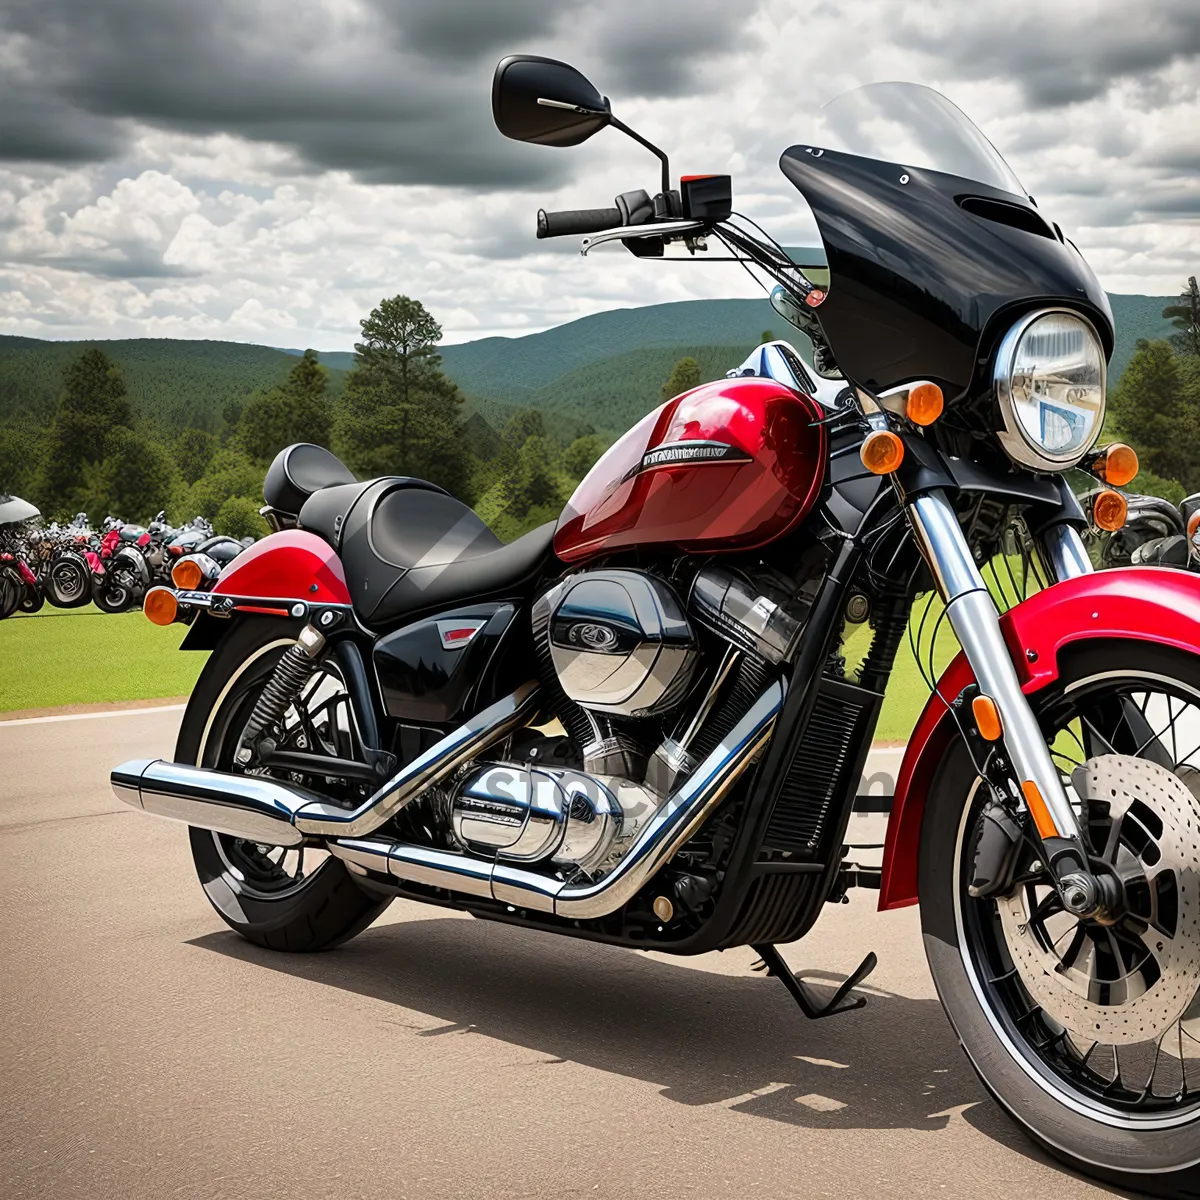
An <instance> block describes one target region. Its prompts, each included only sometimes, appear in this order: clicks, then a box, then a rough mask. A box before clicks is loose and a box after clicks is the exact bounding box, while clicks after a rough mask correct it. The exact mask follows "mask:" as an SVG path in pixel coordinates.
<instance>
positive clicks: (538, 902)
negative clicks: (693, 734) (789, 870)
mask: <svg viewBox="0 0 1200 1200" xmlns="http://www.w3.org/2000/svg"><path fill="white" fill-rule="evenodd" d="M785 693H786V689H785V687H784V684H783V683H782V682H777V683H773V684H771V686H770V687H768V688H767V690H766V691H765V692H763V694H762V695H761V696H760V697H759V698H758V700H757V701H756V702H755V703H754V705H753V707H751V709H750V710H749V711H748V712H747V713H746V715H745V716H744V717H742V719H741V720H740V721H739V722H738V723H737V725H735V726H734V728H733V729H732V731H731V732H730V733H729V735H728V736H727V737H726V738H725V740H724V741H723V742H722V743H721V744H720V745H719V746H718V747H717V748H716V749H715V750H714V751H713V752H712V753H711V754H710V755H709V756H708V757H707V758H706V759H705V760H704V762H702V763H701V764H700V766H699V767H697V768H696V770H695V771H694V772H693V773H692V775H690V776H689V777H688V779H687V780H686V781H685V782H684V783H683V784H682V785H681V786H680V787H679V788H677V789H676V791H674V792H673V793H672V794H671V796H670V797H669V799H668V800H667V801H666V803H665V804H663V806H662V807H661V808H660V809H659V810H658V812H657V813H656V814H655V815H654V817H653V818H652V819H651V820H650V821H649V822H648V823H647V825H646V826H645V828H644V829H643V830H642V832H641V834H640V835H639V836H638V839H637V841H635V842H634V844H633V846H632V847H630V849H629V851H628V853H627V854H626V855H625V856H624V858H622V859H621V861H620V862H619V863H618V864H617V865H616V867H614V868H613V870H612V871H610V872H609V873H608V874H607V875H606V876H605V877H604V878H603V879H601V880H600V881H599V882H597V883H588V884H570V883H565V882H563V881H562V880H560V879H553V878H551V877H549V876H546V875H538V874H536V873H534V872H533V871H524V870H521V869H520V868H518V867H512V866H509V865H507V864H505V863H501V862H491V861H488V860H485V859H478V858H469V857H467V856H466V855H463V854H454V853H452V852H450V851H446V850H434V849H430V848H427V847H424V846H409V845H405V844H403V843H401V842H394V843H389V842H388V841H386V840H383V839H379V838H339V839H337V840H335V841H331V842H330V843H329V844H328V847H327V848H328V850H329V852H330V853H331V854H334V855H336V856H337V857H338V858H340V859H342V860H344V861H345V862H346V863H347V864H349V865H350V867H351V868H352V869H357V870H358V871H360V872H365V871H374V872H375V873H376V874H381V875H383V874H390V875H392V876H393V877H394V878H396V879H400V880H403V881H405V882H406V883H418V884H424V885H425V886H427V887H437V888H444V889H446V890H447V891H451V892H458V893H461V894H465V895H469V896H482V897H486V898H489V899H492V900H498V901H501V902H502V903H505V904H511V905H512V906H513V907H514V908H525V909H532V910H533V911H535V912H543V913H552V914H553V915H555V916H558V917H569V918H572V919H576V920H583V919H588V918H595V917H603V916H607V915H608V914H609V913H612V912H616V910H617V909H619V908H620V907H621V906H622V905H624V904H627V903H628V902H629V900H631V899H632V898H633V896H634V895H635V894H636V893H637V892H638V891H639V890H640V889H641V888H642V886H643V885H644V884H645V883H646V881H647V880H648V879H650V877H651V876H652V875H654V874H655V872H656V871H658V869H659V868H660V867H661V866H662V865H663V864H664V863H666V862H667V861H668V860H669V859H670V858H671V857H672V856H673V855H674V854H675V852H676V851H677V850H678V849H679V848H680V846H682V845H683V843H684V842H686V841H687V840H688V838H690V837H691V836H692V834H693V833H695V831H696V830H697V829H698V828H699V826H700V825H701V824H702V822H703V821H704V819H705V818H706V817H707V816H708V814H709V813H710V812H712V810H713V809H714V808H715V807H716V806H717V804H719V803H720V801H721V800H722V799H724V797H725V796H726V795H727V794H728V792H729V789H730V788H731V787H732V786H733V784H734V783H735V782H736V781H737V779H738V777H739V776H740V775H741V774H742V772H743V771H744V770H745V769H746V767H747V766H749V765H750V763H751V762H752V761H753V760H754V757H755V755H756V754H757V753H758V752H759V750H761V749H762V747H763V746H765V745H766V743H767V741H768V740H769V739H770V736H771V732H772V730H773V729H774V726H775V718H776V717H777V716H778V715H779V710H780V708H782V706H783V699H784V695H785Z"/></svg>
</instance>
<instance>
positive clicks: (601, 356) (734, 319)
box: [296, 294, 1175, 404]
mask: <svg viewBox="0 0 1200 1200" xmlns="http://www.w3.org/2000/svg"><path fill="white" fill-rule="evenodd" d="M1109 300H1110V302H1111V303H1112V309H1113V317H1114V319H1115V321H1116V328H1117V345H1116V349H1115V351H1114V353H1113V359H1112V363H1111V365H1110V376H1111V378H1112V380H1113V381H1114V382H1115V381H1116V380H1118V379H1119V378H1120V377H1121V372H1122V371H1124V370H1125V367H1126V365H1127V364H1128V362H1129V359H1130V357H1131V356H1132V355H1133V349H1134V346H1136V345H1137V341H1138V338H1144V337H1145V338H1162V337H1166V336H1167V335H1168V334H1169V333H1170V332H1171V326H1170V324H1169V323H1168V322H1167V321H1165V320H1163V317H1162V310H1163V308H1164V307H1165V306H1166V305H1168V304H1172V303H1174V302H1175V298H1174V297H1171V296H1127V295H1113V294H1110V295H1109ZM767 329H771V330H774V331H775V333H776V334H777V336H779V337H788V334H789V327H788V326H787V325H786V324H785V323H784V322H783V321H782V319H781V318H780V317H779V315H778V314H777V313H776V312H775V311H774V310H773V309H772V308H771V306H770V304H769V303H768V302H767V301H766V300H682V301H677V302H676V303H674V304H650V305H646V306H644V307H642V308H619V309H613V310H611V311H609V312H602V313H595V314H594V315H592V316H590V317H581V318H580V319H579V320H577V321H569V322H568V323H567V324H565V325H557V326H555V327H554V328H553V329H547V330H545V331H544V332H542V333H531V334H526V335H525V336H524V337H517V338H505V337H490V338H481V339H479V340H478V341H474V342H463V343H461V344H460V345H455V346H443V347H442V349H441V354H442V365H443V369H444V370H445V372H446V374H447V375H449V376H450V377H451V378H452V379H453V380H454V381H455V383H457V384H458V386H459V387H461V388H462V390H463V391H464V392H466V393H467V394H468V395H472V396H489V397H493V398H495V399H497V400H506V401H509V402H510V403H522V404H527V403H537V402H538V401H537V399H536V398H535V395H534V394H535V393H539V392H542V391H543V390H544V389H546V388H547V385H549V384H553V383H555V382H556V381H558V380H560V379H562V378H563V377H565V376H568V375H570V376H571V378H572V384H574V383H577V382H580V381H581V380H582V378H583V377H582V376H581V374H580V368H583V367H587V366H589V365H591V364H593V363H601V362H604V361H605V360H615V358H616V356H618V355H622V356H623V355H625V354H628V353H629V352H630V351H634V350H642V349H645V348H648V347H674V348H679V347H689V346H690V347H696V346H705V347H726V346H741V347H745V349H744V350H743V351H742V354H743V355H744V354H745V353H747V352H748V351H749V348H750V347H751V346H755V345H757V344H758V341H759V338H760V337H761V336H762V333H763V331H764V330H767ZM791 332H792V333H793V335H794V339H795V342H796V345H797V347H798V348H799V349H800V350H801V352H802V353H804V354H805V357H807V356H808V355H807V350H808V346H807V343H806V342H805V339H804V338H803V337H802V336H801V335H800V334H797V333H794V331H791ZM684 352H686V351H684ZM296 353H299V351H296ZM321 361H322V362H323V363H325V364H326V366H330V367H339V368H343V369H344V368H346V367H349V366H351V365H352V364H353V355H352V354H349V353H346V352H341V353H326V354H322V355H321ZM633 361H636V360H633ZM614 365H615V363H614V362H612V361H610V362H609V363H608V366H607V367H606V368H605V370H604V374H605V375H608V376H609V377H611V376H612V370H611V368H612V367H613V366H614ZM668 370H669V368H668ZM597 377H598V376H597ZM664 378H665V376H664ZM589 382H590V381H589ZM660 382H661V381H660ZM589 391H590V387H589ZM651 394H653V395H656V394H657V393H656V391H654V390H653V389H652V391H651Z"/></svg>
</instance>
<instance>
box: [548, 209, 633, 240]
mask: <svg viewBox="0 0 1200 1200" xmlns="http://www.w3.org/2000/svg"><path fill="white" fill-rule="evenodd" d="M620 224H621V210H620V209H619V208H570V209H565V210H564V211H562V212H547V211H546V210H545V209H544V208H539V209H538V215H537V235H538V237H539V238H548V237H563V236H564V235H570V234H576V233H599V232H600V231H601V230H602V229H616V228H617V227H618V226H619V225H620Z"/></svg>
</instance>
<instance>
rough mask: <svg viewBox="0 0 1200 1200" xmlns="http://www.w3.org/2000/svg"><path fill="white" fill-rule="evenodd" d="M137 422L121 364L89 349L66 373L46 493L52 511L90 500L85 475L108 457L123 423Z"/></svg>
mask: <svg viewBox="0 0 1200 1200" xmlns="http://www.w3.org/2000/svg"><path fill="white" fill-rule="evenodd" d="M131 422H132V414H131V412H130V408H129V401H128V400H127V399H126V394H125V383H124V380H122V378H121V371H120V368H119V367H117V365H116V364H115V363H113V362H112V361H111V360H110V359H109V357H108V355H106V354H105V353H104V351H103V350H99V349H95V348H93V349H91V350H85V351H84V352H83V354H81V355H80V356H79V358H77V359H76V360H75V361H74V362H72V363H70V364H68V366H67V367H66V369H65V370H64V371H63V394H62V398H61V399H60V401H59V405H58V412H57V414H56V416H55V418H54V424H53V426H52V428H51V430H50V436H49V438H48V445H47V447H46V460H45V466H44V468H43V473H42V485H41V488H40V493H41V496H42V498H43V504H44V507H45V509H46V511H47V512H48V513H54V514H60V515H62V514H66V513H69V512H74V511H76V510H78V509H79V507H80V506H81V505H82V504H84V503H86V501H87V499H88V497H87V495H86V487H87V485H86V483H85V476H86V475H87V474H88V468H93V467H95V466H97V464H98V463H99V462H100V461H101V459H102V458H103V457H104V455H105V450H106V447H107V444H108V440H109V438H110V437H111V436H112V434H113V431H114V430H115V429H116V428H117V427H118V426H126V427H128V426H129V425H130V424H131Z"/></svg>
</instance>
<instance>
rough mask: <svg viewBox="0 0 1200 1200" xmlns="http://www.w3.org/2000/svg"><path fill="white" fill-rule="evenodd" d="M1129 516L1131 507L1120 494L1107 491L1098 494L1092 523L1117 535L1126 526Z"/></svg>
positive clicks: (1093, 508)
mask: <svg viewBox="0 0 1200 1200" xmlns="http://www.w3.org/2000/svg"><path fill="white" fill-rule="evenodd" d="M1128 514H1129V505H1128V504H1127V503H1126V501H1125V497H1124V496H1122V495H1121V493H1120V492H1114V491H1111V490H1108V489H1106V490H1105V491H1103V492H1099V493H1097V495H1096V499H1095V500H1094V501H1093V502H1092V522H1093V523H1094V524H1095V525H1096V527H1097V528H1098V529H1103V530H1106V531H1107V532H1108V533H1116V531H1117V530H1118V529H1120V528H1121V527H1122V526H1123V525H1124V524H1125V518H1126V516H1128Z"/></svg>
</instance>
